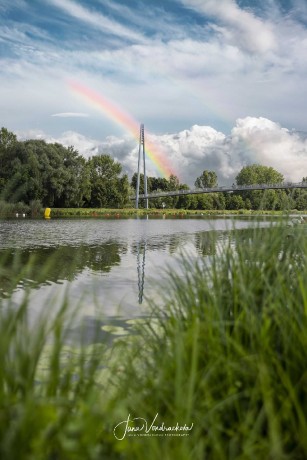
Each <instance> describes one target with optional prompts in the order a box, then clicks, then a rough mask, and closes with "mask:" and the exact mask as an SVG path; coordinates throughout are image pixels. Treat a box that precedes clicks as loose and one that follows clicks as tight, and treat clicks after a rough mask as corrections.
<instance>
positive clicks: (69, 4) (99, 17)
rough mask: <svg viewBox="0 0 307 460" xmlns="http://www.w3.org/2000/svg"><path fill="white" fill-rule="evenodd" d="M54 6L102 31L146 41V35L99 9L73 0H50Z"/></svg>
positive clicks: (133, 39) (137, 40) (132, 39)
mask: <svg viewBox="0 0 307 460" xmlns="http://www.w3.org/2000/svg"><path fill="white" fill-rule="evenodd" d="M49 2H50V3H52V4H53V5H54V6H57V7H58V8H61V9H62V10H64V11H65V12H66V13H68V14H70V15H71V16H73V17H74V18H76V19H79V20H81V21H83V22H86V23H87V24H89V25H91V26H94V27H96V28H98V29H100V30H101V31H102V32H105V33H108V34H111V35H117V36H118V37H121V38H124V39H128V40H131V41H133V42H135V41H136V42H144V41H145V40H144V37H143V36H142V35H141V34H138V33H136V32H134V31H133V30H130V29H128V28H127V27H125V26H123V25H121V24H120V23H118V22H116V21H112V20H111V19H109V18H108V17H106V16H104V15H103V14H101V13H98V12H97V11H91V10H89V9H87V8H84V7H83V6H81V5H79V4H78V3H76V2H74V1H72V0H49Z"/></svg>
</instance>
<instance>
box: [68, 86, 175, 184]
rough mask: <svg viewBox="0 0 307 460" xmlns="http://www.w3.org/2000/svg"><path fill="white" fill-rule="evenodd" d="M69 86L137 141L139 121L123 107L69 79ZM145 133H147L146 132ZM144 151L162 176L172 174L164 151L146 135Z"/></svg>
mask: <svg viewBox="0 0 307 460" xmlns="http://www.w3.org/2000/svg"><path fill="white" fill-rule="evenodd" d="M69 87H70V89H71V90H72V91H73V92H74V93H76V94H78V95H80V96H82V97H83V99H85V100H86V101H87V102H89V103H91V105H93V106H94V107H96V108H98V109H99V110H102V111H103V112H104V113H105V114H106V115H107V116H108V117H109V118H110V119H111V120H113V121H115V123H117V124H118V125H120V126H122V127H123V128H124V129H125V130H127V131H128V132H130V133H131V134H132V135H133V137H134V138H135V139H136V140H137V141H139V134H140V123H138V122H137V121H136V120H134V118H132V117H131V116H130V115H129V114H128V113H126V112H125V111H124V110H123V109H121V108H119V107H118V106H117V105H116V104H115V103H114V102H111V101H110V100H109V99H107V98H106V97H105V96H102V95H101V94H98V93H97V92H95V91H93V90H92V89H90V88H87V87H86V86H84V85H81V84H80V83H77V82H75V81H70V82H69ZM147 134H149V133H148V132H147ZM145 152H146V155H147V157H148V158H149V159H150V160H151V161H152V163H153V164H154V165H155V167H156V169H157V170H158V172H159V174H160V175H161V176H162V177H166V178H168V177H169V176H170V175H171V174H174V172H173V168H171V166H170V163H169V160H168V159H167V157H166V155H165V153H163V152H161V151H160V149H159V148H158V147H157V146H156V145H155V144H154V143H153V142H152V141H151V140H150V138H149V137H148V136H147V137H145Z"/></svg>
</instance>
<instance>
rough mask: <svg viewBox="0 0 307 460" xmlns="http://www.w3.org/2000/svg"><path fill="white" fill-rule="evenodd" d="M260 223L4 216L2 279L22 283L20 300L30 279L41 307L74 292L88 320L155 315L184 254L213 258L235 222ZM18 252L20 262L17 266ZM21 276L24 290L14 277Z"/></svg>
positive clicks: (34, 306)
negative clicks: (152, 306) (152, 305)
mask: <svg viewBox="0 0 307 460" xmlns="http://www.w3.org/2000/svg"><path fill="white" fill-rule="evenodd" d="M253 223H254V221H252V220H249V219H244V218H240V219H235V220H234V219H221V218H216V219H166V220H146V219H139V220H138V219H129V220H102V219H97V220H96V219H95V220H94V219H80V220H73V219H67V220H66V219H65V220H64V219H63V220H60V219H59V220H52V219H51V220H50V221H35V220H24V221H21V220H19V221H17V220H16V221H1V222H0V252H1V257H2V260H4V267H3V269H2V274H1V280H2V283H1V284H2V286H7V290H9V289H10V288H15V289H14V294H13V298H14V300H15V301H18V300H19V299H20V298H22V296H23V289H24V286H25V285H29V286H31V288H32V289H31V308H32V309H33V311H41V309H44V308H48V309H49V308H53V309H54V308H55V305H54V304H55V303H56V304H57V305H58V304H60V302H61V300H62V299H63V298H64V294H65V293H66V292H68V296H69V299H70V300H71V302H72V304H73V305H76V304H78V303H80V304H82V307H81V313H82V316H84V317H87V318H93V317H95V318H103V317H119V316H121V317H123V318H133V317H136V316H142V315H146V314H148V303H147V298H148V297H150V298H152V299H154V300H155V301H157V302H158V303H159V298H160V296H161V295H163V289H164V290H167V283H166V281H165V280H166V279H167V275H166V270H171V271H175V272H176V273H179V272H180V256H181V254H182V253H184V254H186V255H188V256H189V257H191V258H192V259H193V258H195V259H196V258H200V257H210V256H211V255H213V254H214V253H215V252H216V251H218V250H219V248H220V247H221V245H222V244H223V241H225V239H226V238H228V236H227V235H228V230H231V229H233V226H234V225H235V227H236V228H238V229H246V228H249V227H251V226H252V225H253ZM260 224H261V225H266V224H267V221H265V220H263V221H262V222H261V223H260ZM213 230H215V231H213ZM18 248H19V249H18ZM145 248H146V252H145V259H144V249H145ZM16 253H18V257H19V259H20V264H19V266H18V264H17V265H16V263H15V268H14V260H15V259H14V258H16ZM32 257H33V258H34V259H33V260H34V261H33V263H32V270H31V271H29V272H27V271H25V267H27V264H29V261H30V260H31V258H32ZM48 264H49V267H47V266H48ZM138 266H139V270H138ZM46 267H47V268H46ZM16 270H17V271H18V270H19V272H18V273H17V272H16ZM16 277H17V278H18V277H19V283H18V284H17V288H16V286H14V282H13V281H12V280H14V279H15V278H16ZM161 282H162V283H163V286H164V288H161ZM142 287H144V299H143V302H142V304H140V303H139V297H140V292H139V289H140V288H142ZM3 291H5V288H2V293H3ZM141 297H142V296H141ZM54 298H56V302H55V301H54Z"/></svg>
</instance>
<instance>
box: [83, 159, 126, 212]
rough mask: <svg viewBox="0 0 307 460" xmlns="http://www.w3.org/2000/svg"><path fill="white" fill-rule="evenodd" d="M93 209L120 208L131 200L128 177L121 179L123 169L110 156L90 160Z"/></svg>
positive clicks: (91, 204) (91, 203)
mask: <svg viewBox="0 0 307 460" xmlns="http://www.w3.org/2000/svg"><path fill="white" fill-rule="evenodd" d="M88 165H89V172H90V181H91V198H90V203H89V204H90V206H93V207H99V208H103V207H116V208H118V207H120V206H122V205H123V204H124V203H126V202H127V201H128V200H129V196H128V193H129V182H128V177H127V176H123V177H120V174H121V172H122V167H121V165H120V163H117V162H116V161H114V159H113V158H112V157H111V156H110V155H95V156H93V157H92V158H90V159H89V160H88Z"/></svg>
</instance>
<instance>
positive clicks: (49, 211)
mask: <svg viewBox="0 0 307 460" xmlns="http://www.w3.org/2000/svg"><path fill="white" fill-rule="evenodd" d="M50 213H51V209H50V208H46V209H45V214H44V216H45V219H50Z"/></svg>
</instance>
